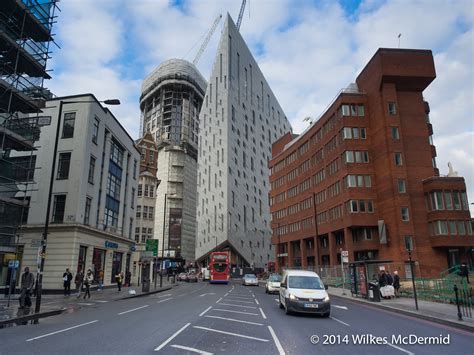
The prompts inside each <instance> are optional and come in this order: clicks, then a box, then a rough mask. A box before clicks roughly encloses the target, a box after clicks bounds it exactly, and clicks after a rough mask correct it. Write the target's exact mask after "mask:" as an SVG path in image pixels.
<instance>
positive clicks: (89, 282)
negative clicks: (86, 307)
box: [84, 269, 94, 299]
mask: <svg viewBox="0 0 474 355" xmlns="http://www.w3.org/2000/svg"><path fill="white" fill-rule="evenodd" d="M92 281H94V275H92V270H91V269H89V270H87V274H86V275H85V276H84V286H85V287H86V292H85V293H84V299H86V296H89V297H88V298H91V290H90V287H91V285H92Z"/></svg>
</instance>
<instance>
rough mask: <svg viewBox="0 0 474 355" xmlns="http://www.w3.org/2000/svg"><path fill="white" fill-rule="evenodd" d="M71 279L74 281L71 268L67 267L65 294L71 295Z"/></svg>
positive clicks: (64, 277)
mask: <svg viewBox="0 0 474 355" xmlns="http://www.w3.org/2000/svg"><path fill="white" fill-rule="evenodd" d="M71 281H72V274H71V272H70V271H69V268H67V269H66V272H65V273H64V274H63V283H64V296H70V295H71Z"/></svg>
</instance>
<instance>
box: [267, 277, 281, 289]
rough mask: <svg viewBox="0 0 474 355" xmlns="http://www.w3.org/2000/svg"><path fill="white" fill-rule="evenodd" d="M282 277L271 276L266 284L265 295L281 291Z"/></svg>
mask: <svg viewBox="0 0 474 355" xmlns="http://www.w3.org/2000/svg"><path fill="white" fill-rule="evenodd" d="M280 282H281V276H280V275H279V274H271V275H270V277H269V278H268V280H267V283H266V284H265V293H273V292H276V293H278V292H279V291H280Z"/></svg>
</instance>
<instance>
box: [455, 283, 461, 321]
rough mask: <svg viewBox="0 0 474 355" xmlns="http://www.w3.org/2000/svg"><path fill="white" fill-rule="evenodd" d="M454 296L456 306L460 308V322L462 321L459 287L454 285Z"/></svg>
mask: <svg viewBox="0 0 474 355" xmlns="http://www.w3.org/2000/svg"><path fill="white" fill-rule="evenodd" d="M454 295H455V296H456V306H457V307H458V320H462V314H461V308H460V306H459V295H458V286H457V285H454Z"/></svg>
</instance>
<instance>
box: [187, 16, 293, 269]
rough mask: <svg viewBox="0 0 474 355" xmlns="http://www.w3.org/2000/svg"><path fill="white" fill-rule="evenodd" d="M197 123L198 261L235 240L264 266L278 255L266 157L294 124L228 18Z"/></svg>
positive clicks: (236, 245) (244, 252) (238, 248)
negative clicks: (273, 238)
mask: <svg viewBox="0 0 474 355" xmlns="http://www.w3.org/2000/svg"><path fill="white" fill-rule="evenodd" d="M200 124H201V129H200V132H199V159H198V201H197V220H198V234H197V241H196V258H200V257H203V256H205V255H206V253H208V252H209V251H212V250H213V249H215V248H216V245H226V244H230V246H231V247H232V248H233V249H234V250H235V251H237V252H238V253H239V254H240V255H241V256H242V257H243V259H244V261H243V263H246V264H248V265H253V266H255V267H264V266H265V264H266V263H267V262H268V261H272V260H273V259H274V257H273V256H274V253H273V252H272V251H271V241H270V237H271V228H270V219H271V215H270V207H269V202H268V192H269V188H270V184H269V169H268V160H269V159H270V158H271V146H272V143H273V142H274V141H275V140H276V139H278V138H279V137H280V136H282V135H283V134H284V133H286V132H288V131H291V126H290V123H289V122H288V120H287V118H286V117H285V114H284V112H283V110H282V108H281V107H280V105H279V103H278V101H277V99H276V98H275V96H274V95H273V92H272V90H271V89H270V87H269V85H268V83H267V81H266V80H265V78H264V76H263V74H262V72H261V71H260V69H259V67H258V64H257V62H256V61H255V59H254V58H253V56H252V54H251V53H250V50H249V49H248V47H247V45H246V44H245V42H244V40H243V38H242V36H241V35H240V33H239V32H238V30H237V28H236V26H235V24H234V22H233V21H232V19H231V17H230V16H229V15H227V19H226V22H225V25H224V29H223V32H222V35H221V39H220V43H219V48H218V52H217V55H216V59H215V61H214V66H213V69H212V74H211V77H210V80H209V85H208V88H207V91H206V96H205V98H204V103H203V108H202V110H201V113H200ZM239 266H240V265H239Z"/></svg>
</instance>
